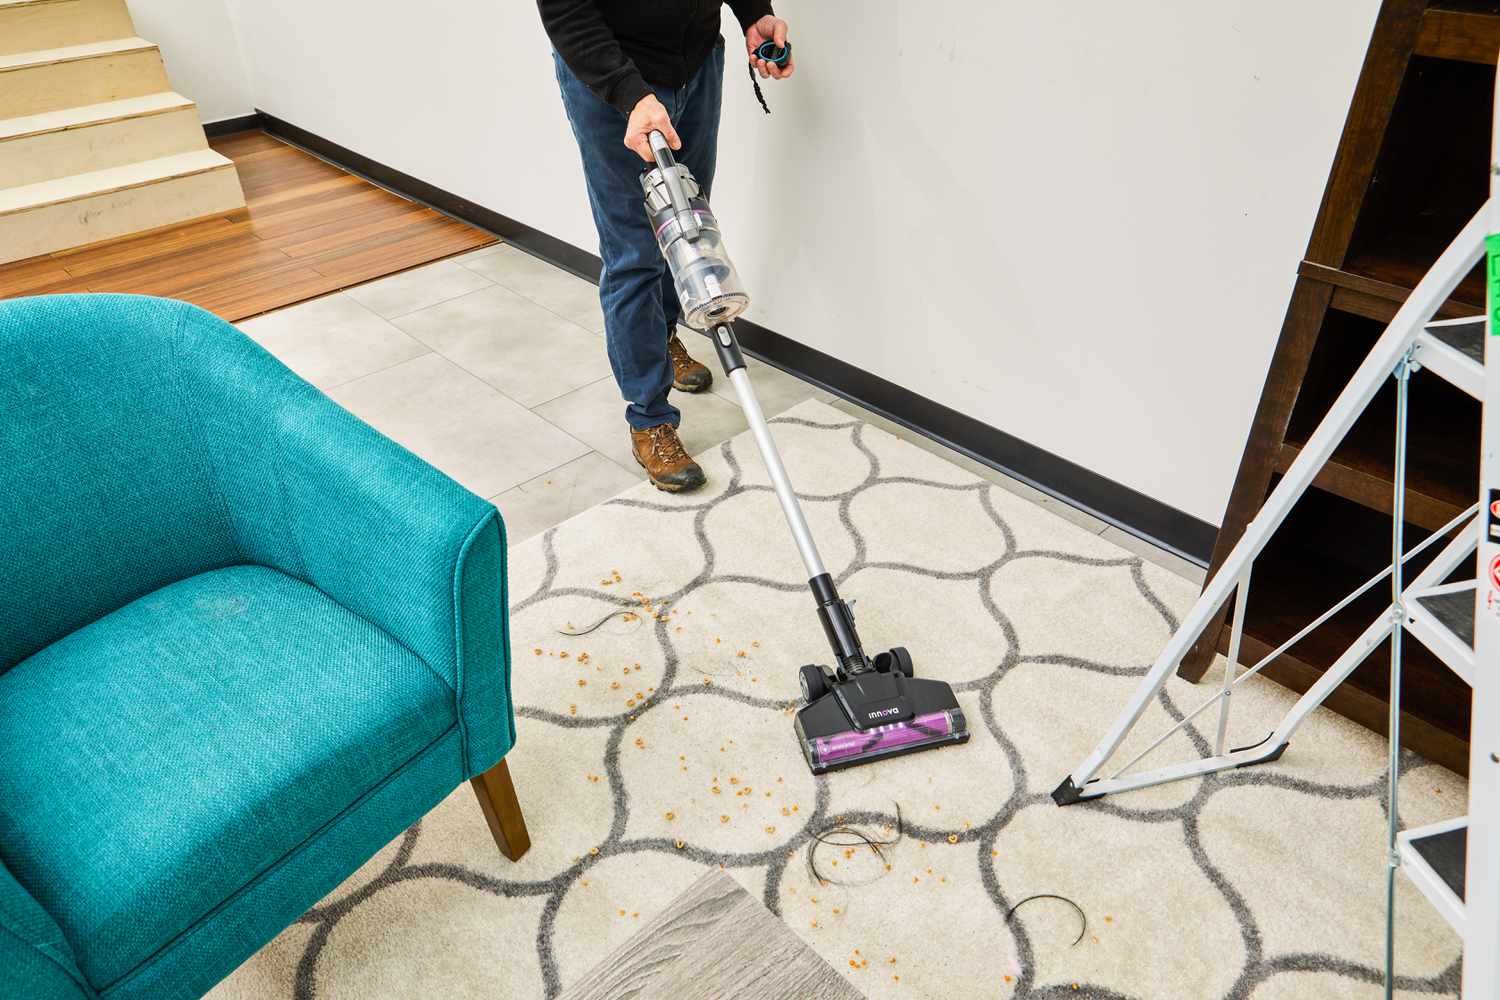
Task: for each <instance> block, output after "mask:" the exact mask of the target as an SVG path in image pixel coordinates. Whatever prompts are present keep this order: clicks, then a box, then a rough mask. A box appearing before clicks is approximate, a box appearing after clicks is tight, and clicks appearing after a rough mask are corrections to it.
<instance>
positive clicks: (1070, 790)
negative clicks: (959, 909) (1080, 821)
mask: <svg viewBox="0 0 1500 1000" xmlns="http://www.w3.org/2000/svg"><path fill="white" fill-rule="evenodd" d="M1096 797H1097V796H1093V795H1090V796H1088V798H1091V799H1092V798H1096ZM1052 801H1053V802H1056V803H1057V804H1058V805H1060V806H1071V805H1073V804H1074V803H1075V802H1082V801H1084V794H1083V790H1082V789H1080V788H1079V787H1078V786H1077V785H1075V784H1073V776H1072V775H1071V774H1070V775H1068V776H1067V777H1066V778H1064V779H1063V783H1062V784H1060V785H1058V786H1057V787H1056V788H1054V789H1052ZM1017 905H1020V904H1017Z"/></svg>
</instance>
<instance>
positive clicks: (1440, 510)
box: [1276, 442, 1473, 531]
mask: <svg viewBox="0 0 1500 1000" xmlns="http://www.w3.org/2000/svg"><path fill="white" fill-rule="evenodd" d="M1301 453H1302V449H1301V447H1300V446H1299V445H1295V444H1292V443H1291V442H1287V443H1285V444H1283V445H1282V446H1281V452H1280V454H1279V455H1278V456H1277V458H1276V471H1277V472H1278V473H1282V472H1285V471H1286V470H1287V469H1289V468H1291V467H1292V463H1293V462H1295V461H1296V460H1297V456H1298V455H1300V454H1301ZM1371 457H1372V456H1366V455H1361V454H1358V453H1355V454H1353V455H1349V454H1339V453H1338V452H1335V453H1334V456H1333V458H1332V459H1330V460H1329V462H1328V464H1327V465H1325V466H1324V467H1323V469H1322V471H1320V472H1319V473H1318V475H1317V477H1316V478H1315V479H1314V480H1313V485H1314V486H1316V487H1318V488H1319V489H1321V490H1325V491H1327V492H1329V493H1333V494H1336V495H1338V496H1341V497H1343V498H1345V499H1346V500H1352V501H1354V502H1355V503H1357V504H1359V505H1360V506H1362V507H1368V508H1369V509H1370V510H1373V511H1378V512H1380V513H1383V514H1390V513H1391V500H1392V498H1393V497H1394V495H1395V485H1394V484H1393V483H1392V482H1391V470H1390V469H1389V468H1388V467H1387V468H1381V467H1380V465H1379V463H1378V461H1375V462H1371V461H1369V459H1370V458H1371ZM1389 464H1390V463H1389V462H1387V463H1386V466H1389ZM1438 492H1439V491H1438V490H1435V489H1434V488H1433V486H1432V484H1428V483H1414V484H1412V485H1408V487H1407V490H1406V520H1407V521H1408V523H1410V524H1415V525H1417V526H1419V527H1422V528H1426V529H1427V530H1429V531H1436V530H1437V529H1438V528H1441V527H1442V526H1443V525H1445V524H1447V523H1448V522H1449V521H1451V520H1453V519H1454V518H1455V517H1457V516H1458V515H1459V514H1461V513H1463V511H1464V510H1465V509H1466V508H1467V507H1469V506H1470V505H1471V504H1472V503H1473V501H1472V500H1470V501H1469V502H1468V503H1465V504H1463V505H1462V506H1460V505H1459V504H1458V503H1456V502H1455V501H1454V499H1453V497H1452V496H1451V495H1450V496H1440V495H1436V494H1437V493H1438Z"/></svg>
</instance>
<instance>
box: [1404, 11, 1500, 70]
mask: <svg viewBox="0 0 1500 1000" xmlns="http://www.w3.org/2000/svg"><path fill="white" fill-rule="evenodd" d="M1416 53H1417V55H1419V56H1429V57H1432V58H1435V59H1453V60H1457V61H1459V62H1471V63H1480V64H1482V65H1486V66H1493V65H1495V56H1496V53H1500V4H1495V3H1464V2H1461V0H1457V2H1451V3H1450V2H1444V3H1439V4H1437V5H1435V6H1433V7H1432V8H1430V9H1429V10H1428V11H1427V12H1426V13H1424V14H1423V15H1422V28H1421V31H1420V32H1419V33H1418V34H1417V46H1416Z"/></svg>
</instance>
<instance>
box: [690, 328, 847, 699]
mask: <svg viewBox="0 0 1500 1000" xmlns="http://www.w3.org/2000/svg"><path fill="white" fill-rule="evenodd" d="M709 336H710V337H711V338H712V339H713V342H714V349H715V350H717V351H718V352H719V363H720V364H722V365H723V366H724V371H725V372H726V373H728V375H729V381H730V383H732V384H733V385H734V391H735V394H736V395H737V396H739V400H740V407H741V409H743V410H744V411H745V420H746V422H748V423H749V424H750V433H751V434H753V435H754V436H755V443H756V445H757V446H758V447H759V448H760V454H761V458H762V459H763V460H764V461H765V463H766V472H767V473H769V474H770V477H771V488H772V489H774V490H775V491H776V499H777V500H778V501H779V502H780V503H781V513H782V514H783V515H785V516H786V523H787V527H788V528H790V529H791V531H792V538H793V540H795V541H796V543H797V551H798V553H800V554H801V556H802V565H803V566H805V567H807V576H808V580H807V583H808V586H810V587H811V588H812V592H813V596H814V597H815V598H816V599H817V602H818V617H819V619H820V620H821V621H822V622H823V632H824V634H825V635H826V636H827V637H828V644H829V646H830V647H832V649H833V655H834V658H835V659H836V660H837V661H838V664H839V666H840V667H842V668H843V669H844V671H846V672H848V673H858V672H860V671H863V670H868V669H869V667H870V664H869V660H868V659H867V658H866V656H865V652H864V648H863V647H862V646H861V645H860V641H859V633H858V631H856V630H855V627H854V612H853V611H852V610H850V608H849V605H848V603H847V602H845V601H844V600H843V599H842V598H841V597H839V594H838V589H837V588H836V587H835V586H834V582H833V577H832V576H830V575H829V574H828V570H827V569H825V568H824V567H823V558H822V557H821V556H820V555H818V546H817V543H815V542H814V541H813V537H812V531H811V529H809V528H808V526H807V518H806V517H804V516H803V514H802V503H801V501H799V500H798V499H797V493H796V491H795V490H793V489H792V482H791V479H790V478H788V476H787V474H786V466H784V465H783V464H782V463H781V452H780V451H778V450H777V449H776V440H775V439H774V438H773V437H771V428H770V427H769V426H768V425H767V424H766V415H765V413H764V412H763V411H762V410H761V408H760V400H759V399H757V398H756V396H755V388H754V386H752V385H751V384H750V374H749V373H748V372H747V371H745V356H744V355H743V354H742V353H741V352H740V344H739V340H738V339H736V337H735V335H734V330H733V328H731V327H730V325H729V324H728V323H720V324H718V325H716V326H715V327H714V328H713V329H712V330H711V331H709Z"/></svg>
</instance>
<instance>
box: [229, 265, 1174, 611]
mask: <svg viewBox="0 0 1500 1000" xmlns="http://www.w3.org/2000/svg"><path fill="white" fill-rule="evenodd" d="M239 326H240V329H242V330H244V331H245V333H247V334H249V335H250V336H251V337H253V338H255V340H257V341H258V342H259V343H261V344H262V345H263V346H265V348H266V349H267V350H269V351H271V352H272V353H273V354H275V355H276V356H277V357H279V358H281V360H282V361H284V362H285V363H286V364H287V365H288V366H289V367H291V368H292V369H293V370H295V371H296V372H298V373H299V374H300V375H302V376H303V377H304V378H306V379H307V380H308V381H310V382H312V383H313V384H314V385H317V386H318V387H319V388H321V389H323V390H324V391H325V392H327V393H328V394H329V395H330V396H332V397H333V398H334V399H335V400H337V401H338V402H339V403H340V404H342V405H343V406H345V407H347V408H348V409H349V410H351V411H352V412H353V413H355V414H356V415H358V416H359V417H360V418H361V419H363V420H365V421H366V422H368V423H370V424H371V425H373V426H374V427H376V428H378V429H379V430H380V431H382V432H383V433H385V434H387V435H389V436H390V437H392V438H394V439H395V440H397V441H399V442H401V444H403V445H405V446H406V447H407V448H410V449H411V450H412V451H414V452H416V453H417V454H418V455H421V456H422V457H423V458H425V459H427V460H428V461H429V462H431V463H433V464H434V465H436V466H437V467H438V468H440V469H442V470H443V471H444V472H447V473H448V474H449V475H450V476H452V477H453V478H454V479H456V480H458V481H459V482H460V483H463V484H464V485H465V486H466V487H468V488H469V489H471V490H473V491H474V492H475V493H478V494H480V495H481V496H485V497H489V498H490V499H491V500H492V501H493V502H494V503H495V505H496V506H498V507H499V508H500V509H501V511H502V512H503V513H504V515H505V523H506V528H507V531H508V534H509V539H510V542H511V544H516V543H519V542H521V541H524V540H526V539H527V538H530V537H532V536H533V535H536V534H538V533H539V532H542V531H545V530H546V529H547V528H549V527H551V526H552V525H554V524H559V523H561V522H562V521H565V520H567V519H568V518H569V517H572V516H573V515H574V514H577V513H578V512H580V511H582V510H585V509H587V508H589V507H592V506H593V505H595V504H597V503H599V502H600V501H603V500H607V499H608V498H610V497H612V496H614V495H615V494H617V493H619V492H621V491H622V490H624V489H627V488H628V487H630V486H632V485H634V484H635V483H637V482H639V481H640V480H641V479H642V478H644V474H643V473H642V472H641V470H640V468H639V466H637V465H636V464H635V461H634V459H633V458H631V455H630V446H629V441H628V438H627V436H626V433H625V424H624V403H623V402H622V401H621V399H620V394H619V391H618V390H617V389H616V388H615V384H614V380H613V378H612V377H611V375H610V371H609V362H608V360H607V359H606V357H605V353H604V343H603V337H602V331H603V329H604V317H603V313H602V312H601V311H600V309H599V297H598V291H597V289H596V288H595V287H594V286H593V285H592V284H590V283H589V282H587V281H584V280H583V279H581V278H578V277H576V276H574V275H572V274H570V273H568V272H567V271H564V270H562V269H560V268H557V267H553V266H552V265H551V264H548V263H546V262H544V261H541V260H538V259H537V258H535V257H532V256H530V255H528V254H526V253H524V252H523V251H521V250H518V249H516V248H515V247H511V246H507V245H504V244H500V245H496V246H493V247H486V248H485V249H483V250H476V251H473V252H471V253H467V254H464V255H461V256H458V257H452V258H449V259H448V260H443V261H439V262H437V263H434V264H428V265H426V266H424V267H419V268H415V269H413V270H410V271H405V272H403V273H401V274H396V275H392V276H390V277H388V278H382V279H380V280H378V281H373V282H370V283H369V284H365V285H360V286H358V287H356V288H351V289H348V290H346V291H343V292H339V293H336V294H333V295H328V296H325V297H323V298H320V299H314V300H312V301H310V302H304V303H301V304H299V305H295V306H290V307H288V308H286V309H282V310H279V311H278V312H274V313H270V314H268V315H265V316H258V317H256V318H254V319H251V320H246V321H245V322H242V323H240V324H239ZM684 343H686V344H687V345H688V348H689V350H691V351H692V352H693V354H694V356H695V357H698V358H699V359H700V360H702V361H703V362H704V363H705V364H707V365H708V366H709V367H710V368H711V369H713V371H714V386H713V390H712V391H711V392H708V393H704V394H701V395H697V396H689V395H687V394H685V393H674V394H673V401H674V402H675V403H676V404H677V405H678V406H679V407H681V409H682V411H683V423H682V436H683V441H684V443H685V444H686V445H687V447H688V449H689V450H690V451H703V450H705V449H708V448H711V447H713V446H715V445H717V444H719V443H720V442H722V441H724V440H727V439H728V438H731V437H733V436H734V435H736V434H738V433H739V432H740V431H742V430H744V429H745V427H746V425H745V419H744V416H743V415H742V414H741V412H740V408H739V405H738V403H737V402H736V400H735V398H734V391H733V389H732V388H731V387H730V385H729V382H728V380H727V379H725V378H724V377H723V372H722V371H721V370H720V368H719V364H718V360H717V357H716V356H715V355H714V352H713V350H712V349H711V348H710V347H709V346H708V345H707V344H706V343H702V342H701V341H700V340H699V338H698V337H697V336H696V335H694V334H691V333H686V332H685V333H684ZM750 374H751V377H752V379H753V380H754V382H755V386H756V391H757V394H758V395H759V396H760V400H761V406H762V408H763V409H764V410H765V412H766V415H767V416H775V415H776V414H777V413H780V412H782V411H784V410H786V409H788V408H790V407H792V406H795V405H796V404H797V403H800V402H802V401H803V400H804V399H808V398H817V399H821V400H823V401H824V402H828V403H831V404H832V405H834V406H836V407H838V408H839V409H841V410H844V411H845V412H847V413H849V414H851V415H853V416H857V417H859V418H861V419H863V420H866V421H869V422H870V423H873V424H876V425H878V426H881V427H884V428H885V429H886V430H889V431H891V432H892V433H893V434H895V435H897V436H898V437H901V438H904V439H905V440H908V441H912V442H913V443H915V444H917V445H919V446H920V447H923V448H926V449H927V450H928V451H931V452H933V453H935V454H939V455H942V456H943V457H944V458H947V459H948V460H950V461H952V462H955V463H956V464H958V465H961V466H963V467H964V468H966V469H969V470H970V471H972V472H974V473H975V474H976V475H979V476H981V477H983V478H985V479H988V480H990V481H991V482H994V483H996V484H997V485H999V486H1001V487H1003V488H1005V489H1007V490H1009V491H1011V492H1013V493H1015V494H1017V495H1019V496H1022V497H1025V498H1026V499H1028V500H1031V501H1032V502H1034V503H1036V504H1038V505H1040V506H1041V507H1044V508H1045V509H1047V510H1050V511H1052V512H1053V513H1055V514H1058V515H1059V516H1061V517H1065V518H1067V519H1068V520H1070V521H1073V522H1074V523H1076V524H1079V525H1082V526H1083V527H1086V528H1087V529H1089V530H1090V531H1094V532H1096V533H1098V534H1100V535H1102V536H1103V537H1105V538H1108V539H1109V540H1110V541H1113V542H1115V543H1116V544H1118V545H1120V546H1122V547H1123V548H1126V549H1129V550H1130V551H1132V552H1135V553H1137V554H1139V555H1140V556H1141V557H1142V558H1144V559H1148V560H1150V561H1151V562H1154V563H1157V564H1158V565H1161V566H1164V567H1166V568H1167V569H1170V570H1172V571H1174V572H1176V573H1178V574H1179V575H1181V576H1184V577H1186V578H1188V579H1190V580H1193V581H1194V582H1200V583H1201V581H1202V579H1203V570H1202V569H1200V568H1199V567H1197V566H1194V565H1193V564H1191V563H1189V562H1187V561H1185V560H1183V559H1180V558H1178V557H1177V556H1175V555H1173V554H1172V553H1169V552H1165V551H1163V550H1161V549H1158V548H1156V547H1155V546H1153V545H1151V544H1149V543H1146V542H1143V541H1141V540H1140V539H1138V538H1135V537H1134V536H1132V535H1130V534H1128V533H1126V532H1123V531H1121V530H1119V529H1118V528H1115V527H1112V526H1110V525H1107V524H1105V523H1104V522H1103V521H1100V520H1098V519H1097V518H1094V517H1092V516H1090V515H1089V514H1086V513H1084V512H1082V511H1079V510H1077V509H1075V508H1073V507H1070V506H1068V505H1067V504H1065V503H1063V502H1061V501H1059V500H1056V499H1054V498H1052V497H1049V496H1047V495H1046V494H1044V493H1041V492H1040V491H1038V490H1035V489H1033V488H1032V487H1030V486H1028V485H1026V484H1025V483H1022V482H1020V481H1018V480H1015V479H1012V478H1011V477H1009V476H1006V475H1005V474H1003V473H1000V472H996V471H995V470H993V469H991V468H989V467H987V466H985V465H982V464H980V463H978V462H975V461H973V460H971V459H969V458H966V457H964V456H963V455H960V454H957V453H956V452H953V451H951V450H950V449H948V448H945V447H943V446H942V445H940V444H937V443H935V442H933V441H930V440H928V439H927V438H925V437H922V436H921V435H920V434H916V433H914V432H912V431H910V430H907V429H906V428H904V427H901V426H899V425H897V424H894V423H892V422H890V421H889V420H886V419H885V418H883V417H881V416H879V415H877V414H874V413H871V412H869V411H868V410H865V409H863V408H862V407H860V406H858V405H856V404H854V403H850V402H848V401H847V400H843V399H839V398H836V397H834V396H832V395H830V394H829V393H827V392H825V391H823V390H821V389H818V388H817V387H815V386H812V385H809V384H808V383H806V382H803V381H802V380H801V379H798V378H795V377H793V376H791V375H788V374H786V373H784V372H781V371H778V370H777V369H775V368H772V367H770V366H769V365H765V364H762V363H760V362H757V361H753V360H752V361H751V362H750Z"/></svg>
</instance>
